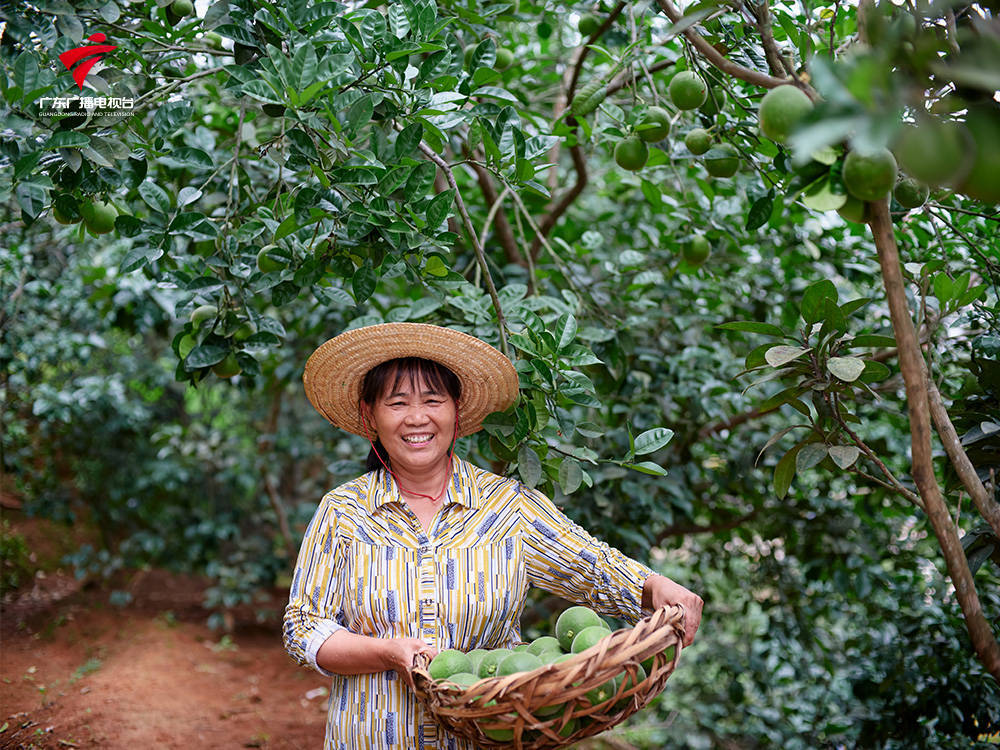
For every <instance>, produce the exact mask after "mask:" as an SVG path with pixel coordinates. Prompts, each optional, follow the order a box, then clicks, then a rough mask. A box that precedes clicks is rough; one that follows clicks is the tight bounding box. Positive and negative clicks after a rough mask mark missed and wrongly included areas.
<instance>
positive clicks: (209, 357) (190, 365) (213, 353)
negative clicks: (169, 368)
mask: <svg viewBox="0 0 1000 750" xmlns="http://www.w3.org/2000/svg"><path fill="white" fill-rule="evenodd" d="M227 354H229V350H228V349H225V348H223V347H221V346H213V345H211V344H202V345H201V346H196V347H195V348H194V349H192V350H191V352H190V353H189V354H188V355H187V358H186V359H185V360H184V366H185V367H187V369H189V370H197V369H199V368H201V367H210V366H211V365H216V364H218V363H219V362H221V361H222V360H224V359H225V358H226V355H227Z"/></svg>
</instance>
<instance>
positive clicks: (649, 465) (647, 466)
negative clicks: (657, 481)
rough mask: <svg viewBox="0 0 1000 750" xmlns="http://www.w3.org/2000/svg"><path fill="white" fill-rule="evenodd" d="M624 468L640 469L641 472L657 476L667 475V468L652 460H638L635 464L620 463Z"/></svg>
mask: <svg viewBox="0 0 1000 750" xmlns="http://www.w3.org/2000/svg"><path fill="white" fill-rule="evenodd" d="M622 466H624V467H625V468H626V469H635V470H636V471H641V472H642V473H643V474H652V475H653V476H657V477H665V476H667V470H666V469H664V468H663V467H662V466H660V465H659V464H658V463H654V462H653V461H640V462H639V463H635V464H630V463H626V464H622Z"/></svg>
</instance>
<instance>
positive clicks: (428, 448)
mask: <svg viewBox="0 0 1000 750" xmlns="http://www.w3.org/2000/svg"><path fill="white" fill-rule="evenodd" d="M393 380H394V378H392V377H390V378H387V382H388V384H389V388H388V389H387V390H386V392H385V393H383V394H382V395H381V396H380V397H379V398H377V399H375V404H374V405H373V406H372V407H371V411H370V413H371V417H372V421H373V422H374V424H373V425H371V427H372V428H374V430H375V432H377V433H378V437H379V439H380V440H381V441H382V445H383V446H385V450H386V452H387V453H388V454H389V460H390V465H391V466H392V468H393V471H395V470H396V469H397V468H399V469H401V470H403V471H405V472H407V473H410V474H420V473H424V472H426V473H430V472H432V471H433V470H435V469H437V468H439V467H440V465H441V462H442V461H443V460H445V458H446V456H447V455H448V452H449V451H450V450H451V445H452V440H453V439H454V437H455V413H456V409H457V404H456V403H455V399H453V398H452V397H451V396H449V395H448V394H447V393H442V392H439V391H437V390H435V389H434V388H433V387H431V386H429V385H428V384H427V383H426V382H425V381H424V379H423V378H422V377H419V376H414V377H412V378H406V377H404V378H401V379H400V381H399V384H398V385H396V386H395V387H393V386H392V381H393Z"/></svg>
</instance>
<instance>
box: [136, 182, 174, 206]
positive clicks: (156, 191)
mask: <svg viewBox="0 0 1000 750" xmlns="http://www.w3.org/2000/svg"><path fill="white" fill-rule="evenodd" d="M139 195H140V196H141V197H142V199H143V200H144V201H146V205H148V206H149V207H150V208H151V209H153V210H154V211H158V212H160V213H161V214H167V213H169V212H170V196H169V195H167V191H166V190H164V189H163V188H161V187H160V186H159V185H157V184H156V183H155V182H149V181H146V182H143V183H142V184H141V185H139Z"/></svg>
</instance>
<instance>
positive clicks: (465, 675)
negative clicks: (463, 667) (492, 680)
mask: <svg viewBox="0 0 1000 750" xmlns="http://www.w3.org/2000/svg"><path fill="white" fill-rule="evenodd" d="M481 679H482V678H481V677H480V676H479V675H477V674H473V673H472V672H458V673H457V674H453V675H451V676H449V677H445V678H444V681H445V682H454V683H455V684H456V685H458V686H459V687H463V688H467V687H471V686H473V685H475V684H476V683H477V682H479V680H481Z"/></svg>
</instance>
